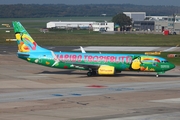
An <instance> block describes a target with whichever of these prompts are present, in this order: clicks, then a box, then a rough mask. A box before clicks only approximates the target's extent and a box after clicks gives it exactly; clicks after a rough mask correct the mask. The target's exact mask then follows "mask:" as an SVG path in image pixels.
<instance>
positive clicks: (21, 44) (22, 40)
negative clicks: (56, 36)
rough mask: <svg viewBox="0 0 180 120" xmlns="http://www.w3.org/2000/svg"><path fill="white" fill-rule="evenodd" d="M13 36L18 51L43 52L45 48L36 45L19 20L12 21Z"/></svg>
mask: <svg viewBox="0 0 180 120" xmlns="http://www.w3.org/2000/svg"><path fill="white" fill-rule="evenodd" d="M12 25H13V28H14V32H15V37H16V40H17V44H18V52H44V51H47V50H46V49H44V48H42V47H40V46H38V45H37V43H36V42H35V41H34V40H33V38H32V37H31V36H30V35H29V33H28V32H27V31H26V29H25V28H24V27H23V26H22V25H21V23H20V22H17V21H13V22H12Z"/></svg>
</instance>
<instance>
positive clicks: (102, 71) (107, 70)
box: [98, 66, 115, 75]
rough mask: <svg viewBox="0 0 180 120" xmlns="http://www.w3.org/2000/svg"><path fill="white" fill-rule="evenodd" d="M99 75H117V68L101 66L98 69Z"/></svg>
mask: <svg viewBox="0 0 180 120" xmlns="http://www.w3.org/2000/svg"><path fill="white" fill-rule="evenodd" d="M98 74H99V75H114V74H115V68H114V67H112V66H101V67H100V68H99V69H98Z"/></svg>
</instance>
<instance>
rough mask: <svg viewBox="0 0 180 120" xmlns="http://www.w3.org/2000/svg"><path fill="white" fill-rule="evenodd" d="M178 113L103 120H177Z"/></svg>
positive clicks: (179, 114) (179, 115)
mask: <svg viewBox="0 0 180 120" xmlns="http://www.w3.org/2000/svg"><path fill="white" fill-rule="evenodd" d="M179 117H180V113H179V112H174V113H164V114H152V115H142V116H132V117H124V118H112V119H103V120H172V119H173V120H179Z"/></svg>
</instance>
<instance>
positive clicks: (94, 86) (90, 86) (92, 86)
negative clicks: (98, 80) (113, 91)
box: [87, 85, 107, 88]
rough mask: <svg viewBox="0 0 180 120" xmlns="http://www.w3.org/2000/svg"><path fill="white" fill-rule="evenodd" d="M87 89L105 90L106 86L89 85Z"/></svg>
mask: <svg viewBox="0 0 180 120" xmlns="http://www.w3.org/2000/svg"><path fill="white" fill-rule="evenodd" d="M87 87H89V88H105V87H107V86H103V85H89V86H87Z"/></svg>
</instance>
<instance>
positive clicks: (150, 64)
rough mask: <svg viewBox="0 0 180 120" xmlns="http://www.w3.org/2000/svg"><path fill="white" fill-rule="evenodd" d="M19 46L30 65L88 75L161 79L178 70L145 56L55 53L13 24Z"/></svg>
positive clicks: (23, 57)
mask: <svg viewBox="0 0 180 120" xmlns="http://www.w3.org/2000/svg"><path fill="white" fill-rule="evenodd" d="M12 24H13V27H14V32H15V37H16V39H17V44H18V53H17V55H18V57H19V58H21V59H24V60H26V61H28V62H31V63H35V64H39V65H43V66H47V67H51V68H59V69H79V70H87V71H88V72H87V76H93V75H114V74H115V73H117V72H121V71H139V72H140V71H142V72H156V73H157V76H158V74H160V73H164V72H166V71H168V70H171V69H173V68H174V67H175V65H174V64H172V63H170V62H168V61H167V60H166V59H164V58H161V57H158V56H148V55H141V54H97V53H86V52H85V51H84V49H83V48H82V47H81V51H82V52H76V53H75V52H54V51H51V50H47V49H45V48H42V47H40V46H39V45H38V44H37V43H36V42H35V41H34V39H33V38H32V37H31V36H30V35H29V33H28V32H27V31H26V30H25V28H24V27H23V26H22V25H21V23H20V22H17V21H14V22H12Z"/></svg>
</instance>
